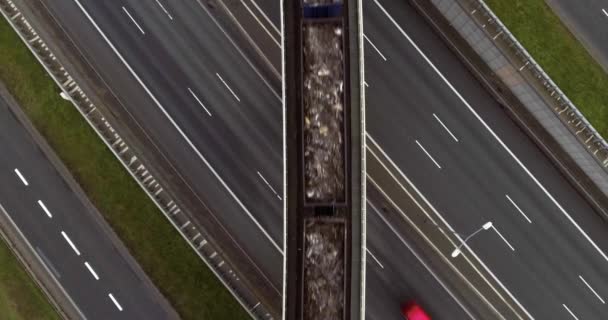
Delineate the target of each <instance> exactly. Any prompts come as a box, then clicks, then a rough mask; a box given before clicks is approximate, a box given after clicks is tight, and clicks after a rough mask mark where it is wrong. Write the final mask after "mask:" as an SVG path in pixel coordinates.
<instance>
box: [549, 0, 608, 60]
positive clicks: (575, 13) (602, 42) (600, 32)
mask: <svg viewBox="0 0 608 320" xmlns="http://www.w3.org/2000/svg"><path fill="white" fill-rule="evenodd" d="M545 2H546V3H547V4H549V6H550V7H551V9H553V10H554V11H555V13H557V15H558V16H559V17H560V18H561V19H562V21H563V22H565V24H566V25H567V26H568V28H569V30H570V32H572V33H573V34H574V35H575V36H576V38H577V39H579V41H581V42H582V43H583V45H584V46H585V47H586V48H587V50H588V51H589V52H590V53H591V55H592V56H593V57H594V58H595V59H596V60H597V61H598V62H599V63H600V64H601V65H602V66H603V67H604V70H606V71H608V32H606V28H607V27H608V2H607V1H604V0H583V1H568V0H546V1H545Z"/></svg>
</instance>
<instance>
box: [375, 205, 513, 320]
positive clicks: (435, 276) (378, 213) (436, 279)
mask: <svg viewBox="0 0 608 320" xmlns="http://www.w3.org/2000/svg"><path fill="white" fill-rule="evenodd" d="M390 201H391V202H392V200H390ZM366 202H367V204H369V206H370V207H371V208H372V211H374V212H375V213H376V214H377V215H378V217H380V220H382V222H384V224H385V225H386V226H387V227H388V228H389V229H390V230H391V231H392V232H393V234H394V235H395V236H396V237H397V239H399V241H400V242H401V243H402V244H403V245H404V246H405V247H406V248H407V249H408V250H409V251H410V252H411V253H412V254H413V255H414V257H416V259H417V260H418V262H420V264H422V266H424V268H425V269H426V271H428V272H429V273H430V274H431V275H432V276H433V278H434V279H435V281H437V282H438V283H439V285H440V286H441V287H442V288H443V290H445V291H446V292H447V293H448V294H449V295H450V297H452V299H454V301H456V303H457V304H458V306H460V308H461V309H462V310H463V311H464V312H465V313H466V314H467V315H468V316H469V317H470V318H471V319H475V317H473V315H472V314H471V312H470V311H469V310H468V309H467V307H465V306H464V304H463V303H462V302H460V300H458V298H457V297H456V295H454V293H453V292H452V291H451V290H450V288H448V286H447V285H446V284H444V283H443V281H441V278H439V276H438V275H437V274H436V273H435V272H434V271H433V269H431V267H429V265H428V264H427V263H426V262H425V261H424V260H423V259H422V258H421V257H420V255H418V253H417V252H416V251H415V250H414V249H413V248H412V246H411V245H410V244H409V243H408V242H407V241H405V240H404V239H403V237H401V235H400V234H399V233H398V232H397V230H395V228H394V227H393V226H392V225H391V224H390V223H389V222H388V221H387V220H386V218H385V217H384V216H383V215H382V214H381V213H380V211H379V210H378V208H376V206H375V205H374V204H373V203H371V201H369V200H366ZM397 210H398V211H400V212H401V209H399V208H397ZM406 218H407V216H406ZM408 219H409V218H408ZM416 228H417V227H416ZM418 232H421V231H418ZM425 238H426V236H425ZM426 239H427V241H429V242H430V239H428V238H426ZM430 243H431V245H432V246H433V248H435V250H436V251H437V252H438V253H439V254H440V255H442V257H443V260H444V261H446V262H447V263H448V264H450V265H451V266H452V268H454V269H455V272H457V273H458V274H459V275H460V276H461V277H464V276H463V275H462V274H461V273H460V270H458V269H457V268H456V267H455V266H453V265H452V262H451V261H450V260H448V259H447V258H446V257H445V256H443V254H442V253H441V251H440V250H439V248H437V247H435V245H434V244H432V242H430ZM464 281H466V282H467V283H469V285H470V286H471V287H472V288H473V290H474V291H475V292H476V293H477V294H478V295H480V296H481V297H483V298H482V299H483V300H484V301H485V302H486V303H487V304H488V305H490V306H491V307H492V308H494V306H493V305H492V304H490V302H489V301H487V300H486V298H485V296H483V295H482V294H481V292H479V291H478V290H477V288H476V287H475V286H473V284H471V283H470V282H468V280H467V279H466V278H464ZM494 310H496V309H494ZM496 312H497V313H498V314H500V313H499V312H498V310H496ZM501 316H502V315H501ZM503 319H504V317H503Z"/></svg>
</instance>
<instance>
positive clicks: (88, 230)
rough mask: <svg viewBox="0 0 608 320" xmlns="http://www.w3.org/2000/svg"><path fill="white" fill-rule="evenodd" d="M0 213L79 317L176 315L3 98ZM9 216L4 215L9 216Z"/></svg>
mask: <svg viewBox="0 0 608 320" xmlns="http://www.w3.org/2000/svg"><path fill="white" fill-rule="evenodd" d="M0 147H1V148H2V155H3V156H2V157H0V181H2V183H1V184H0V214H1V215H4V216H3V219H4V218H6V219H10V220H12V221H13V222H14V224H15V226H16V228H18V230H19V231H20V232H21V234H22V235H23V236H24V237H25V238H26V239H27V242H29V245H30V246H31V247H30V248H31V249H32V251H33V252H34V255H35V256H37V258H38V259H39V261H42V264H43V265H44V267H43V269H46V270H48V271H49V273H51V277H54V278H55V279H56V281H57V282H58V283H59V285H58V286H60V287H61V288H62V290H63V291H65V292H66V293H67V295H68V296H69V297H70V299H71V300H72V301H73V304H75V305H76V308H77V309H78V311H79V313H80V316H81V317H82V319H89V320H93V319H100V320H101V319H159V320H160V319H176V318H177V314H176V313H175V311H173V309H171V307H170V306H169V304H168V303H167V302H166V301H165V300H164V298H163V297H162V296H161V295H160V293H159V292H158V291H157V290H156V289H155V288H154V287H152V284H151V282H150V280H148V278H147V277H146V276H145V275H144V274H143V271H142V270H141V269H140V268H139V267H137V266H136V265H134V264H133V261H132V258H130V256H128V252H127V251H126V249H125V248H124V247H123V246H122V244H121V243H119V242H118V243H117V242H115V241H113V240H112V239H113V238H112V237H116V236H114V235H110V233H111V230H110V229H109V227H108V226H106V225H104V224H103V223H102V222H101V221H102V219H103V218H101V216H100V214H99V213H98V212H96V211H92V210H91V204H90V203H88V200H86V199H83V198H82V195H77V194H76V193H75V191H74V190H73V189H71V186H70V185H69V184H68V183H67V182H66V181H65V180H64V178H63V177H62V175H61V174H60V173H59V172H58V171H57V169H56V168H55V166H54V165H53V164H52V163H51V162H50V161H49V160H48V158H47V157H46V154H44V153H43V152H42V150H41V147H40V146H39V145H38V144H37V142H35V141H34V139H33V137H32V136H31V135H30V134H29V132H28V131H26V129H25V128H24V127H23V126H22V124H21V123H20V122H19V121H18V120H17V118H16V117H15V115H14V114H13V113H12V111H11V110H10V109H9V108H8V105H7V102H6V101H5V100H4V98H3V97H0ZM7 217H8V218H7Z"/></svg>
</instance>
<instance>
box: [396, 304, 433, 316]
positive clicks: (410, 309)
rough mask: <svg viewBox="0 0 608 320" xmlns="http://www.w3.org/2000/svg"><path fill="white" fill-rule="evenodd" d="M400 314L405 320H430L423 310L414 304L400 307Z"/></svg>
mask: <svg viewBox="0 0 608 320" xmlns="http://www.w3.org/2000/svg"><path fill="white" fill-rule="evenodd" d="M401 314H402V315H403V316H404V317H405V320H431V317H430V316H429V315H428V314H427V313H426V312H424V309H422V307H421V306H420V305H418V304H417V303H416V302H408V303H406V304H404V305H403V306H402V307H401Z"/></svg>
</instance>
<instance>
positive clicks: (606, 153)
mask: <svg viewBox="0 0 608 320" xmlns="http://www.w3.org/2000/svg"><path fill="white" fill-rule="evenodd" d="M455 2H457V3H459V4H460V5H461V7H463V10H465V11H467V12H469V13H470V14H471V15H472V14H475V13H476V12H479V13H481V14H482V15H483V16H484V17H485V18H486V20H485V24H484V25H483V29H484V30H485V32H486V33H487V34H488V35H489V36H490V37H491V38H492V39H493V40H494V41H496V40H497V39H501V40H503V41H505V42H507V43H508V45H509V47H510V48H513V51H514V54H515V56H516V57H518V58H520V59H521V67H520V68H519V71H520V72H522V71H524V69H525V70H528V71H529V72H530V73H531V74H532V75H533V76H534V77H535V78H536V79H538V81H539V83H540V84H541V85H542V87H543V88H544V89H545V90H546V92H545V93H546V94H547V95H548V96H549V97H551V98H552V99H553V106H552V110H553V112H554V113H555V114H556V115H557V117H558V118H559V119H560V120H561V121H562V122H563V123H564V125H565V126H566V127H567V128H569V130H570V131H571V132H572V133H573V134H574V135H575V136H576V137H577V139H578V140H579V141H580V142H581V143H583V144H584V145H585V146H586V147H587V150H588V151H589V152H590V153H591V154H592V155H593V157H594V158H595V159H596V160H597V161H598V162H599V163H600V164H601V166H602V167H603V168H604V170H606V168H607V167H608V143H607V142H606V140H604V138H603V137H602V136H601V135H600V134H599V133H598V132H597V130H595V128H594V127H593V126H592V125H591V123H589V121H588V120H587V119H586V118H585V116H584V115H583V114H582V113H581V112H580V111H579V110H578V108H577V107H576V106H575V105H574V103H572V101H570V99H569V98H568V97H567V96H566V95H565V94H564V93H563V92H562V90H561V89H560V88H559V87H558V86H557V85H556V84H555V83H554V82H553V80H552V79H551V78H550V77H549V75H547V74H546V73H545V71H544V70H543V69H542V67H541V66H540V65H539V64H538V63H537V62H536V60H534V58H533V57H532V56H531V55H530V54H529V53H528V51H527V50H526V49H525V48H524V47H523V46H522V45H521V43H520V42H519V41H518V40H517V39H516V38H515V36H514V35H513V34H512V33H511V32H510V31H509V29H508V28H507V27H506V26H505V25H504V24H503V23H502V22H501V21H500V19H499V18H498V17H497V16H496V15H495V14H494V12H492V10H491V9H490V8H489V7H488V5H487V4H486V3H485V1H483V0H456V1H455ZM465 3H468V4H469V5H468V6H469V7H473V8H474V9H473V11H468V10H467V8H466V7H465V6H466V4H465ZM491 28H494V32H492V31H491V30H490V29H491Z"/></svg>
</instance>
